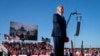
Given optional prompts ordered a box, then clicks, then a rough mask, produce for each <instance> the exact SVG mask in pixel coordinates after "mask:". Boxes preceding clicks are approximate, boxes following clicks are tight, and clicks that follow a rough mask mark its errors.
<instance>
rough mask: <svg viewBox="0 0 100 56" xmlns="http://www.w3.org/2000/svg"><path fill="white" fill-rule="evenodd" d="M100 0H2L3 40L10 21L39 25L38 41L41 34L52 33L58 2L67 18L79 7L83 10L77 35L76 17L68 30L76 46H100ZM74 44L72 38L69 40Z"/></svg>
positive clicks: (0, 31)
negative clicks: (77, 34)
mask: <svg viewBox="0 0 100 56" xmlns="http://www.w3.org/2000/svg"><path fill="white" fill-rule="evenodd" d="M99 2H100V1H99V0H0V26H1V28H0V33H1V35H0V42H2V41H4V38H3V34H5V33H6V34H9V26H10V21H16V22H22V23H27V24H36V25H38V41H41V37H42V36H43V37H48V38H50V39H51V43H52V44H53V40H52V37H51V32H52V15H53V13H56V7H57V6H58V5H63V6H64V9H65V10H64V16H65V18H66V21H67V19H68V17H69V14H70V13H71V12H74V11H75V10H77V11H79V12H80V13H82V21H81V29H80V34H79V36H78V37H75V36H74V34H75V30H76V17H75V16H72V17H71V20H70V22H69V24H68V28H67V33H68V36H69V38H70V40H73V42H74V45H75V47H80V46H81V41H82V40H83V41H84V47H100V40H99V39H100V33H99V32H100V26H99V25H100V19H99V18H100V3H99ZM65 47H70V42H69V43H65Z"/></svg>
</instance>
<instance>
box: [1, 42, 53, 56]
mask: <svg viewBox="0 0 100 56" xmlns="http://www.w3.org/2000/svg"><path fill="white" fill-rule="evenodd" d="M2 44H3V45H4V46H5V47H6V48H7V50H8V53H9V54H10V55H23V54H24V55H27V56H30V55H47V54H49V52H50V51H51V50H52V46H51V45H50V44H49V43H46V42H38V43H25V42H2Z"/></svg>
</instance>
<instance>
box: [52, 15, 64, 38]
mask: <svg viewBox="0 0 100 56" xmlns="http://www.w3.org/2000/svg"><path fill="white" fill-rule="evenodd" d="M52 37H66V20H65V18H64V17H63V16H61V15H59V14H57V13H55V14H53V30H52Z"/></svg>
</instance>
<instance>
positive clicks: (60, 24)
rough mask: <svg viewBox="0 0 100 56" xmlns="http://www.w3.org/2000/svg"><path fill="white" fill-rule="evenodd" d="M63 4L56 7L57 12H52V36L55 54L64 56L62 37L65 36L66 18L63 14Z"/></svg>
mask: <svg viewBox="0 0 100 56" xmlns="http://www.w3.org/2000/svg"><path fill="white" fill-rule="evenodd" d="M63 12H64V8H63V6H58V7H57V13H55V14H53V30H52V37H53V40H54V52H55V53H54V54H55V56H64V38H65V37H66V20H65V18H64V16H63Z"/></svg>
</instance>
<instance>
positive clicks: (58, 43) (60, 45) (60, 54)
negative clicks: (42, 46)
mask: <svg viewBox="0 0 100 56" xmlns="http://www.w3.org/2000/svg"><path fill="white" fill-rule="evenodd" d="M53 40H54V56H64V38H63V37H53Z"/></svg>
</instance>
